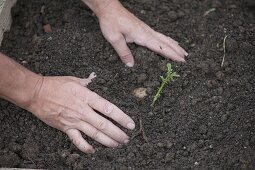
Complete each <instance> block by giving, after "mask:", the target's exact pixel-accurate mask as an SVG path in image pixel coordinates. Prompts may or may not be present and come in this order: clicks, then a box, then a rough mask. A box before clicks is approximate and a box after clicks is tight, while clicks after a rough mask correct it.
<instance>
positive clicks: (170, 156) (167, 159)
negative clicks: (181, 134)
mask: <svg viewBox="0 0 255 170" xmlns="http://www.w3.org/2000/svg"><path fill="white" fill-rule="evenodd" d="M174 156H175V154H174V153H172V152H170V153H167V154H166V156H165V161H166V162H170V161H172V160H173V159H174Z"/></svg>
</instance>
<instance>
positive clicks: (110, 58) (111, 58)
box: [108, 55, 118, 63]
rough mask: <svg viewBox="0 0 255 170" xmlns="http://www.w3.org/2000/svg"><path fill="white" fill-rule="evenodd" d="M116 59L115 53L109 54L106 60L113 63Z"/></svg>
mask: <svg viewBox="0 0 255 170" xmlns="http://www.w3.org/2000/svg"><path fill="white" fill-rule="evenodd" d="M117 60H118V58H117V56H116V55H110V57H109V58H108V61H109V62H111V63H114V62H116V61H117Z"/></svg>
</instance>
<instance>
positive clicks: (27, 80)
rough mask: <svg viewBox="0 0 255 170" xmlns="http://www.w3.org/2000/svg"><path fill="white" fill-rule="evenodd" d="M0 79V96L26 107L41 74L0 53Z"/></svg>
mask: <svg viewBox="0 0 255 170" xmlns="http://www.w3.org/2000/svg"><path fill="white" fill-rule="evenodd" d="M0 80H1V81H0V97H1V98H4V99H6V100H8V101H10V102H12V103H14V104H16V105H18V106H20V107H22V108H27V107H29V105H30V102H31V101H32V99H33V96H34V94H35V92H36V89H37V87H38V86H39V85H40V82H41V81H42V76H39V75H37V74H35V73H33V72H31V71H29V70H28V69H26V68H25V67H23V66H22V65H20V64H18V63H17V62H15V61H14V60H12V59H10V58H8V57H7V56H5V55H4V54H2V53H0Z"/></svg>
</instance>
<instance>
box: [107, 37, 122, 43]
mask: <svg viewBox="0 0 255 170" xmlns="http://www.w3.org/2000/svg"><path fill="white" fill-rule="evenodd" d="M121 39H122V37H121V35H113V36H110V37H109V42H110V43H111V44H116V43H118V42H120V41H121Z"/></svg>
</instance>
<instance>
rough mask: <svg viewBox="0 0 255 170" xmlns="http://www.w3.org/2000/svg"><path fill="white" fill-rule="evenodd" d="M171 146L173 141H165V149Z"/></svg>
mask: <svg viewBox="0 0 255 170" xmlns="http://www.w3.org/2000/svg"><path fill="white" fill-rule="evenodd" d="M172 146H173V143H172V142H170V141H167V143H166V148H167V149H170V148H172Z"/></svg>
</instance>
